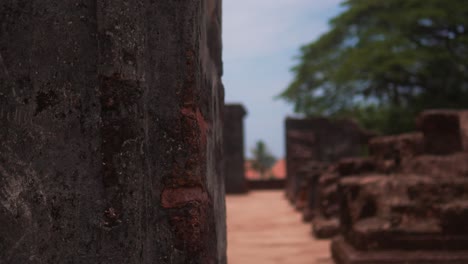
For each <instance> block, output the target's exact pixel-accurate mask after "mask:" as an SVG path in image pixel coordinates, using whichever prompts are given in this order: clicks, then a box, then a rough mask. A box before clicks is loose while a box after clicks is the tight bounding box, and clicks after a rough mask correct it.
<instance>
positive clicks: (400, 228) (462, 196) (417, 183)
mask: <svg viewBox="0 0 468 264" xmlns="http://www.w3.org/2000/svg"><path fill="white" fill-rule="evenodd" d="M340 192H341V193H342V194H343V195H342V201H341V227H342V231H343V235H344V237H345V238H346V240H347V241H349V242H350V243H351V244H352V245H353V246H354V247H355V248H356V249H359V250H378V249H401V250H437V249H453V250H460V249H466V250H468V244H467V242H468V232H466V231H463V228H461V229H459V230H458V232H457V233H456V234H454V233H453V232H452V233H450V232H449V230H448V229H447V228H449V227H448V225H447V224H443V223H448V222H449V221H448V216H452V218H450V219H451V221H452V222H458V221H464V220H466V215H465V213H464V211H465V209H464V205H465V204H466V203H465V201H467V199H468V179H461V178H450V179H447V178H432V177H423V176H417V175H392V176H388V177H385V176H381V175H377V176H369V177H361V178H357V177H355V178H354V177H352V178H347V179H343V180H342V181H341V184H340ZM450 212H453V213H450ZM452 228H454V227H452Z"/></svg>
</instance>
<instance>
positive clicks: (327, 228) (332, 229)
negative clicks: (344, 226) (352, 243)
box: [312, 217, 340, 239]
mask: <svg viewBox="0 0 468 264" xmlns="http://www.w3.org/2000/svg"><path fill="white" fill-rule="evenodd" d="M312 233H313V234H314V236H315V237H316V238H320V239H328V238H332V237H335V236H337V235H338V234H339V233H340V220H339V219H338V218H337V217H332V218H329V219H325V218H321V217H316V218H314V219H313V221H312Z"/></svg>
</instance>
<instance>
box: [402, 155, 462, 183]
mask: <svg viewBox="0 0 468 264" xmlns="http://www.w3.org/2000/svg"><path fill="white" fill-rule="evenodd" d="M467 160H468V153H466V152H459V153H455V154H451V155H422V156H419V157H415V158H413V159H409V160H406V161H405V162H404V163H403V164H402V168H401V172H402V173H405V174H420V175H426V176H433V177H446V178H451V177H468V162H467Z"/></svg>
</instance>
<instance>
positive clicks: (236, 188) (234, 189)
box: [223, 104, 248, 193]
mask: <svg viewBox="0 0 468 264" xmlns="http://www.w3.org/2000/svg"><path fill="white" fill-rule="evenodd" d="M246 113H247V112H246V111H245V109H244V107H243V106H242V105H240V104H229V105H225V106H224V130H223V134H224V176H225V180H226V193H246V192H247V191H248V186H247V179H246V178H245V161H244V116H245V115H246Z"/></svg>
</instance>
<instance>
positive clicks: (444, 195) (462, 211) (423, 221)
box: [332, 111, 468, 264]
mask: <svg viewBox="0 0 468 264" xmlns="http://www.w3.org/2000/svg"><path fill="white" fill-rule="evenodd" d="M461 116H463V112H455V111H427V112H425V113H423V114H422V116H421V117H420V119H419V122H420V123H419V126H420V128H421V129H422V131H423V133H424V138H422V141H421V138H420V137H419V136H416V134H413V135H414V136H411V135H400V136H395V137H386V138H378V139H375V140H374V142H373V143H374V144H373V143H371V153H372V154H374V155H375V158H376V161H377V162H378V163H377V171H376V173H373V174H370V175H358V176H353V177H348V178H344V179H341V180H340V183H339V189H338V192H339V193H340V224H341V231H342V237H340V238H337V239H335V241H333V243H332V253H333V256H334V259H335V261H336V262H337V263H338V264H364V263H366V264H367V263H389V264H390V263H395V264H396V263H411V264H413V263H414V264H416V263H427V264H432V263H434V264H435V263H437V264H438V263H447V264H451V263H457V264H458V263H460V264H461V263H468V231H467V230H468V229H467V228H465V225H464V224H461V223H462V222H466V221H468V177H467V176H468V167H467V165H466V160H467V158H468V157H467V154H466V153H465V152H460V151H462V150H463V145H462V142H463V137H462V136H460V135H461V133H463V130H462V129H461V126H462V125H461V122H460V120H461V118H460V117H461ZM426 137H427V138H426ZM420 142H424V151H426V152H427V153H429V154H430V155H428V154H427V153H426V154H424V153H423V152H422V151H421V148H420ZM445 144H446V145H445ZM381 161H391V162H393V163H392V166H393V167H392V169H391V170H382V167H381V166H380V164H381V163H379V162H381Z"/></svg>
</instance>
